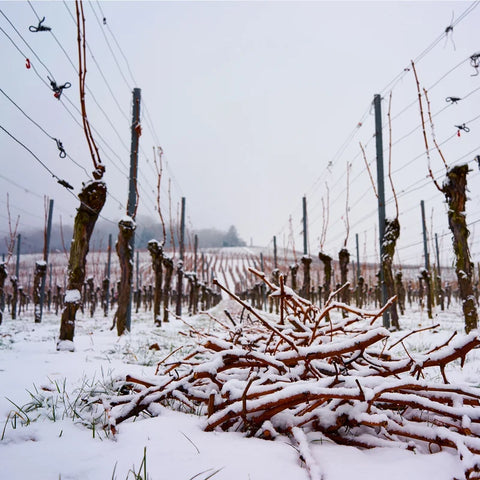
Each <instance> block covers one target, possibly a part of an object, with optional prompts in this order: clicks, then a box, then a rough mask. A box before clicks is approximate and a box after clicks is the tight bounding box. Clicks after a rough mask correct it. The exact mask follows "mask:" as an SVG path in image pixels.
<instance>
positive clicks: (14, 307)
mask: <svg viewBox="0 0 480 480" xmlns="http://www.w3.org/2000/svg"><path fill="white" fill-rule="evenodd" d="M21 243H22V235H21V234H20V233H19V234H18V235H17V260H16V263H15V277H14V278H10V281H11V282H12V304H11V314H12V320H15V319H16V318H17V303H18V285H19V281H18V277H19V275H20V248H21Z"/></svg>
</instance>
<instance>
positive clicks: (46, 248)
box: [38, 198, 53, 322]
mask: <svg viewBox="0 0 480 480" xmlns="http://www.w3.org/2000/svg"><path fill="white" fill-rule="evenodd" d="M52 217H53V198H51V199H50V201H49V205H48V220H47V234H46V237H45V245H44V250H43V260H44V262H45V265H46V266H47V265H48V255H49V253H50V236H51V233H52ZM50 272H51V270H50ZM50 278H51V277H50ZM46 279H47V270H45V274H44V275H43V276H42V284H41V287H40V315H39V319H38V321H39V322H41V321H42V315H43V302H44V299H45V283H46ZM50 283H51V282H50Z"/></svg>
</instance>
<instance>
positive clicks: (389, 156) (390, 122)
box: [387, 91, 399, 220]
mask: <svg viewBox="0 0 480 480" xmlns="http://www.w3.org/2000/svg"><path fill="white" fill-rule="evenodd" d="M391 111H392V91H390V98H389V100H388V114H387V116H388V133H389V135H388V179H389V180H390V186H391V187H392V193H393V199H394V200H395V212H396V215H395V218H396V219H397V220H398V216H399V210H398V198H397V192H395V187H394V185H393V179H392V116H391Z"/></svg>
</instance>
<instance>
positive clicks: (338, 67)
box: [0, 1, 480, 263]
mask: <svg viewBox="0 0 480 480" xmlns="http://www.w3.org/2000/svg"><path fill="white" fill-rule="evenodd" d="M0 5H1V10H2V12H3V13H4V15H5V16H6V17H7V18H8V20H10V22H12V24H13V25H14V26H15V28H16V29H17V30H18V31H19V33H20V34H21V35H22V37H23V39H24V40H25V41H26V42H27V43H28V45H29V46H30V47H31V48H32V49H33V50H34V52H35V54H36V55H37V56H38V58H36V56H35V54H34V53H33V52H32V51H31V50H30V49H29V47H28V46H27V45H26V44H25V43H24V41H23V40H22V38H20V36H19V35H18V34H17V33H16V32H15V30H14V29H13V28H12V26H11V25H10V24H9V22H8V20H7V18H6V17H5V16H4V15H0V27H1V28H2V29H3V30H4V32H3V31H0V45H1V48H0V59H1V62H2V63H1V65H2V68H1V73H0V88H1V89H2V90H3V91H4V92H5V93H6V94H7V95H8V96H10V98H11V99H12V100H13V101H15V102H16V103H17V104H18V105H19V106H20V107H22V108H23V109H24V111H25V112H26V113H28V115H29V116H31V118H32V119H34V120H35V121H36V122H37V123H39V124H40V125H41V126H42V127H43V128H44V129H45V130H46V131H47V133H48V134H49V135H51V136H52V137H55V138H60V139H61V141H62V142H63V145H64V147H65V149H66V151H67V153H68V154H69V155H70V156H71V157H72V158H73V160H74V161H75V162H76V163H78V164H79V165H81V166H82V167H84V169H85V170H86V172H88V173H90V172H91V170H92V166H91V160H90V158H89V154H88V150H87V147H86V142H85V138H84V135H83V131H82V129H81V128H80V127H79V125H78V124H77V123H76V122H75V120H76V121H77V122H78V121H79V120H80V117H79V115H78V114H77V113H76V112H75V109H74V106H78V105H79V101H78V87H77V85H78V83H77V77H76V73H75V70H74V68H73V66H72V65H71V63H70V62H73V64H74V65H76V64H77V50H76V27H75V24H74V22H73V20H72V18H71V16H70V13H71V14H73V15H74V14H75V5H74V3H73V2H66V4H65V3H64V2H61V1H57V2H32V3H31V5H32V6H33V8H34V9H35V11H36V13H37V14H38V15H39V16H40V18H42V17H46V18H45V21H44V25H47V26H49V27H51V28H52V31H51V32H37V33H32V32H30V31H29V30H28V27H29V26H35V25H37V24H38V20H37V18H36V16H35V12H34V11H33V9H32V8H31V6H30V5H29V3H27V2H5V1H3V2H0ZM470 6H473V7H475V6H476V3H473V2H363V1H356V2H342V1H335V2H194V3H192V2H155V1H149V2H141V1H135V2H128V1H124V2H113V1H112V2H110V1H106V2H100V3H98V2H85V4H84V8H85V15H86V38H87V42H88V44H89V47H90V51H91V54H93V57H94V59H95V61H96V63H95V61H94V60H93V58H92V56H91V54H90V53H89V56H88V58H87V68H88V73H87V85H88V87H89V89H90V91H89V92H87V96H86V101H87V112H88V115H89V118H90V121H91V123H92V125H93V126H94V128H95V129H96V133H95V132H94V136H95V138H97V141H98V143H99V146H100V148H101V152H102V159H103V162H104V163H105V165H106V169H107V173H106V175H105V180H106V182H107V185H108V189H109V192H110V194H111V196H109V198H108V200H107V204H106V206H105V208H104V210H103V212H102V214H103V216H104V217H105V218H107V219H109V220H110V221H112V230H113V231H115V226H114V222H116V221H117V219H118V218H119V217H120V216H122V215H123V214H124V210H125V205H126V200H127V171H128V170H127V167H128V162H129V146H130V129H129V127H130V117H131V113H130V112H131V108H130V105H131V91H132V88H133V87H138V88H141V90H142V112H143V115H142V125H143V134H142V136H141V139H140V142H141V146H142V152H141V155H140V160H139V168H140V169H141V173H140V176H139V182H140V190H139V194H140V206H139V211H138V213H139V214H141V215H150V216H151V217H152V219H154V220H155V221H157V220H158V216H157V214H156V212H155V211H154V207H155V198H156V176H155V170H154V168H153V165H152V148H153V146H156V145H160V146H161V147H162V149H163V151H164V161H165V162H166V168H165V171H164V176H163V185H162V187H163V191H162V193H161V198H162V207H163V210H164V213H166V214H167V215H168V192H167V189H168V181H169V178H170V179H171V195H170V197H171V201H172V210H173V211H172V215H173V216H174V217H176V215H177V206H178V202H179V199H180V198H181V197H182V196H185V197H186V203H187V213H188V223H189V226H190V227H193V228H205V227H216V228H220V229H227V228H228V227H229V226H230V225H232V224H233V225H235V226H236V227H237V229H238V231H239V234H240V236H241V237H243V238H244V239H245V240H246V241H247V242H248V243H250V241H252V242H253V244H255V245H260V246H268V245H269V244H270V246H271V240H272V237H273V236H274V235H277V239H278V244H279V246H280V247H282V246H286V245H290V246H291V244H292V238H293V239H294V242H295V247H296V248H297V249H301V247H302V243H301V236H300V233H301V218H302V212H301V206H302V196H304V195H306V197H307V205H308V219H309V248H310V251H311V253H312V254H313V255H316V254H317V252H318V250H319V245H320V242H321V241H322V239H323V240H324V242H323V247H324V249H325V250H326V251H328V252H330V253H331V254H332V255H336V252H338V250H339V249H340V248H341V247H342V246H343V244H344V242H345V240H346V241H347V246H348V248H349V249H350V250H351V251H352V253H353V252H354V250H355V234H358V235H359V240H360V252H361V256H362V258H363V259H365V260H374V258H375V255H376V253H375V252H376V251H378V247H377V240H376V235H377V233H376V232H377V229H378V227H377V224H378V218H377V210H376V202H377V200H376V197H375V194H374V192H373V189H372V187H371V184H370V180H369V177H368V174H367V172H366V169H365V164H364V161H363V158H362V156H361V153H360V147H359V141H361V142H362V143H363V144H364V145H365V146H366V154H367V158H368V161H369V162H371V163H372V174H373V176H374V177H375V178H376V170H375V141H374V138H373V134H374V116H373V110H372V109H371V102H372V100H373V96H374V94H376V93H380V94H381V95H382V96H383V102H382V110H383V112H382V113H383V120H384V126H385V128H384V132H383V135H384V136H383V141H384V145H385V155H386V156H385V162H386V164H385V172H387V171H388V143H389V142H388V136H389V130H388V125H387V110H388V102H389V94H390V91H392V110H391V116H392V119H393V121H392V136H393V145H394V146H393V148H392V170H393V176H392V177H393V181H394V185H395V187H396V189H397V192H398V193H399V207H400V222H401V225H402V233H401V238H400V241H399V256H398V258H397V260H399V261H401V262H408V263H411V262H419V263H421V262H423V258H422V244H421V242H422V237H421V232H422V229H421V217H420V200H422V199H423V200H425V205H426V216H427V224H428V230H429V233H431V234H433V233H437V234H438V235H439V237H440V238H439V241H440V249H441V254H442V262H446V263H451V252H450V250H451V249H450V248H449V244H450V243H451V242H450V235H449V234H448V225H447V219H446V210H445V203H444V201H443V200H444V199H443V196H442V194H441V193H440V192H438V191H437V190H436V189H435V187H434V185H433V182H431V181H430V180H429V179H427V178H426V177H427V173H428V171H427V159H426V156H425V155H423V156H422V154H423V153H424V152H425V147H424V144H423V135H422V131H421V129H420V128H418V127H419V125H420V117H419V109H418V104H417V103H415V101H416V85H415V81H414V77H413V74H412V72H411V71H407V70H406V69H410V70H411V68H410V60H411V59H418V61H417V70H418V74H419V78H420V82H421V84H422V86H425V87H427V88H428V89H429V93H430V101H431V110H432V113H434V115H435V132H436V135H437V139H438V141H439V143H442V142H445V143H444V144H443V147H442V148H443V149H444V153H445V156H446V159H447V162H448V163H449V164H453V163H455V162H458V161H470V162H471V163H470V165H471V167H472V172H471V173H470V174H469V187H470V191H471V194H470V201H469V207H468V208H469V209H468V212H467V214H468V220H469V221H472V222H474V221H476V220H480V209H479V206H480V195H479V193H478V192H479V187H480V182H479V174H478V170H479V167H478V165H477V164H476V163H474V162H473V159H474V157H475V156H476V155H478V154H480V148H479V142H478V138H479V136H478V131H479V129H480V120H478V119H476V117H477V116H478V115H479V113H480V112H479V108H478V107H479V106H480V101H479V98H480V90H479V91H477V90H476V89H477V88H479V87H480V75H478V76H473V75H474V74H475V73H476V70H475V68H473V66H472V65H471V62H470V59H469V57H470V56H471V55H472V54H474V53H476V52H479V51H480V33H479V29H478V25H479V23H480V22H479V21H480V8H472V9H471V10H470V11H467V15H465V16H464V17H463V18H462V14H463V13H464V12H465V11H466V10H467V9H468V8H469V7H470ZM69 12H70V13H69ZM103 16H105V19H106V25H103V22H102V19H103ZM452 22H453V25H454V28H453V31H451V32H450V33H448V35H444V36H443V37H442V34H444V32H445V29H446V28H447V27H448V26H449V25H451V24H452ZM456 22H458V23H456ZM5 33H7V34H8V35H9V36H10V37H11V39H12V40H13V41H14V42H15V44H16V45H17V47H18V48H16V47H15V46H14V45H13V44H12V42H11V41H10V40H9V39H8V38H7V36H6V35H5ZM52 33H53V34H54V35H52ZM112 33H113V36H112ZM104 35H105V36H104ZM105 37H106V39H107V40H108V42H109V44H107V42H106V40H105ZM57 40H58V42H59V43H60V44H61V46H62V47H63V49H64V50H65V52H64V51H62V49H61V48H60V46H59V45H58V43H57ZM436 40H438V42H437V43H436V44H435V45H433V44H434V42H435V41H436ZM116 42H118V44H119V45H120V47H121V51H120V50H119V49H118V47H117V45H116ZM432 45H433V48H431V49H429V50H426V49H427V48H428V47H430V46H432ZM110 48H111V49H112V51H113V54H112V51H110ZM18 49H20V50H21V52H22V53H20V52H19V51H18ZM23 55H24V56H26V57H28V58H29V60H30V63H31V65H32V66H33V67H35V69H36V70H37V72H38V73H39V76H40V77H42V78H43V79H44V80H47V75H48V76H51V75H53V76H54V78H55V80H56V82H57V83H58V84H63V83H65V82H67V81H68V82H71V84H72V87H71V88H70V89H68V90H64V93H63V95H62V99H61V101H58V100H56V99H55V98H54V97H53V92H51V91H50V90H49V88H48V83H49V82H48V80H47V85H45V84H44V83H42V81H41V79H40V78H39V76H37V75H36V74H35V71H34V69H33V68H30V69H27V68H26V67H25V57H24V56H23ZM123 55H125V57H126V59H127V60H128V65H127V63H126V62H125V58H124V56H123ZM39 60H41V62H43V64H44V65H42V63H41V62H40V61H39ZM117 63H118V65H117ZM97 64H98V65H99V66H100V69H101V72H100V71H99V69H98V67H97ZM102 75H103V76H102ZM132 76H133V78H132ZM103 77H105V79H106V81H105V79H104V78H103ZM392 80H395V81H394V83H393V84H392V83H390V82H391V81H392ZM0 93H1V92H0ZM450 96H455V97H461V98H462V100H461V101H460V102H458V104H454V105H452V104H450V103H447V102H446V101H445V99H446V97H450ZM69 102H71V103H69ZM99 105H100V106H101V109H102V110H103V112H102V111H101V109H100V108H99ZM145 107H146V108H147V110H145ZM407 107H408V108H407ZM0 108H1V112H2V114H1V120H0V125H2V126H3V127H4V128H5V129H7V130H8V131H9V132H10V133H11V134H12V135H14V136H15V137H16V138H17V139H19V140H20V141H22V142H23V143H24V144H25V145H26V146H28V147H29V148H30V149H31V150H32V151H33V152H34V153H35V154H36V155H37V156H38V157H39V159H40V160H41V161H42V162H43V163H44V164H45V165H46V166H47V167H48V168H49V169H50V170H52V171H53V172H54V173H55V175H57V176H58V177H60V178H62V179H65V180H66V181H68V182H69V183H70V184H71V185H72V186H74V192H76V193H78V192H79V189H80V187H81V182H82V181H86V180H88V177H87V173H86V172H85V170H84V169H83V168H80V167H78V166H77V165H75V164H74V163H73V162H72V161H71V160H70V159H68V158H67V159H60V158H58V151H57V148H56V145H55V142H54V141H53V140H51V139H50V138H49V137H48V136H46V135H45V133H43V132H42V131H40V130H39V129H38V128H37V127H36V126H35V125H33V124H32V123H31V122H30V121H29V120H28V119H27V118H25V116H24V115H22V113H21V112H19V110H18V109H17V108H16V107H15V106H14V105H12V103H11V102H10V101H9V100H8V99H7V98H6V97H5V96H4V95H3V94H0ZM67 109H68V110H67ZM147 111H148V116H147V113H146V112H147ZM69 112H71V114H72V115H73V117H74V118H75V120H74V118H72V116H71V114H70V113H69ZM469 121H471V123H468V122H469ZM463 123H467V127H469V128H470V133H466V132H464V131H461V132H460V136H457V129H456V128H455V125H461V124H463ZM412 130H413V132H412ZM397 142H398V143H397ZM430 144H432V143H431V140H430ZM0 148H1V152H2V170H1V172H0V175H1V176H0V186H1V187H0V188H1V191H2V192H3V193H2V197H1V198H0V205H1V206H2V214H1V216H0V229H1V231H2V235H5V232H6V231H8V222H7V214H6V211H5V205H6V193H7V192H8V193H9V196H10V207H11V212H12V216H16V215H17V214H19V215H20V217H21V221H20V231H22V230H26V229H27V228H28V226H29V225H38V224H41V223H42V222H43V216H44V213H43V212H44V205H43V195H48V196H49V197H51V198H54V200H55V217H54V221H55V222H57V221H58V218H59V216H60V215H62V221H63V223H71V222H72V221H73V215H74V209H75V208H76V206H77V204H78V201H77V200H75V198H74V196H72V195H70V194H69V193H68V192H67V191H66V190H65V189H64V188H63V187H62V186H60V185H59V184H58V183H57V182H56V181H55V179H53V178H52V177H51V175H50V174H49V173H48V171H46V170H45V169H44V168H43V167H42V166H41V165H40V164H39V163H38V161H37V160H35V158H33V157H32V156H31V155H30V154H29V153H28V152H27V151H26V150H24V149H23V148H22V147H20V146H19V145H18V144H17V143H15V142H14V141H13V140H12V138H11V137H9V136H8V135H7V134H6V133H5V132H4V131H0ZM431 157H432V158H431V161H432V168H433V170H434V171H435V172H436V175H437V177H438V180H439V181H440V182H441V181H442V180H443V179H442V175H444V169H443V166H442V162H441V160H440V159H439V157H438V155H437V154H436V153H434V152H432V155H431ZM347 166H348V167H347ZM347 170H348V175H347ZM386 182H387V186H386V195H387V200H388V199H390V201H389V204H388V206H387V211H388V214H389V215H390V216H392V215H394V214H395V209H394V204H393V202H392V201H391V189H390V187H389V184H388V179H387V178H386ZM347 198H348V201H347ZM347 208H348V215H347V213H346V212H347ZM327 213H328V225H327V228H326V229H325V225H326V223H327V222H326V215H327ZM289 218H291V221H289ZM347 225H348V227H347ZM475 228H476V230H477V232H478V233H476V232H475ZM479 228H480V224H475V223H474V224H473V225H472V230H473V236H472V251H473V253H474V255H475V259H476V261H478V260H480V255H479V252H480V231H479ZM322 231H324V232H323V234H322ZM430 247H431V248H432V245H430ZM431 255H433V252H431Z"/></svg>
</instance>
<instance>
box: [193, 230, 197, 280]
mask: <svg viewBox="0 0 480 480" xmlns="http://www.w3.org/2000/svg"><path fill="white" fill-rule="evenodd" d="M197 254H198V235H197V234H195V236H194V237H193V271H194V272H195V273H197Z"/></svg>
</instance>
